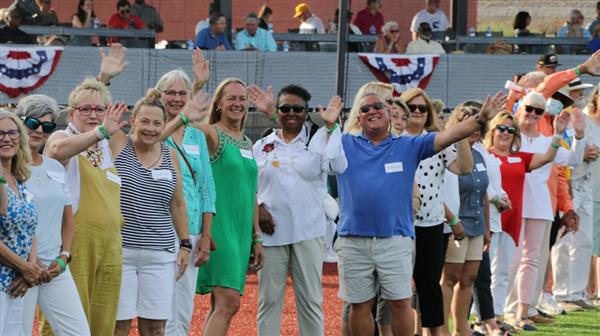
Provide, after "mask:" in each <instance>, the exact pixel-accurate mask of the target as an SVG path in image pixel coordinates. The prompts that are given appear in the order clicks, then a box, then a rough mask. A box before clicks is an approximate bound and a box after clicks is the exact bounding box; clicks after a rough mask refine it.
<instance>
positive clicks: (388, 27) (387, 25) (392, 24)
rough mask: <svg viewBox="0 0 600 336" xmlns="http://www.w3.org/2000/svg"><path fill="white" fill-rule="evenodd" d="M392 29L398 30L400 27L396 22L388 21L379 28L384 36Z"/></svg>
mask: <svg viewBox="0 0 600 336" xmlns="http://www.w3.org/2000/svg"><path fill="white" fill-rule="evenodd" d="M394 27H398V28H400V26H399V25H398V22H396V21H388V22H386V23H385V24H384V25H383V27H381V32H382V33H384V34H387V32H389V31H390V30H391V29H392V28H394Z"/></svg>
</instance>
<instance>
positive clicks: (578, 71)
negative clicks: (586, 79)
mask: <svg viewBox="0 0 600 336" xmlns="http://www.w3.org/2000/svg"><path fill="white" fill-rule="evenodd" d="M573 71H575V74H577V76H581V70H579V69H578V68H577V67H574V68H573Z"/></svg>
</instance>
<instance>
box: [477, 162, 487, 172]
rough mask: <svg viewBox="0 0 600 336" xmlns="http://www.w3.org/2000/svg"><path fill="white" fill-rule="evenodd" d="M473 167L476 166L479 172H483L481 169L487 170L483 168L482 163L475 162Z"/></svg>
mask: <svg viewBox="0 0 600 336" xmlns="http://www.w3.org/2000/svg"><path fill="white" fill-rule="evenodd" d="M475 168H477V171H480V172H483V171H486V170H487V169H485V165H484V164H483V163H478V164H476V165H475Z"/></svg>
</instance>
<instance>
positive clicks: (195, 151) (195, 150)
mask: <svg viewBox="0 0 600 336" xmlns="http://www.w3.org/2000/svg"><path fill="white" fill-rule="evenodd" d="M183 149H185V152H186V153H188V154H191V155H200V147H198V146H196V145H183Z"/></svg>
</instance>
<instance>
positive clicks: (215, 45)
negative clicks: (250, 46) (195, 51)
mask: <svg viewBox="0 0 600 336" xmlns="http://www.w3.org/2000/svg"><path fill="white" fill-rule="evenodd" d="M208 24H209V26H208V28H204V29H203V30H201V31H200V32H199V33H198V36H196V43H195V44H194V47H195V48H200V49H206V50H212V49H215V50H233V47H232V46H231V43H229V40H227V36H226V35H225V29H227V21H226V18H225V15H223V14H221V13H213V14H211V15H210V17H209V18H208Z"/></svg>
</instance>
